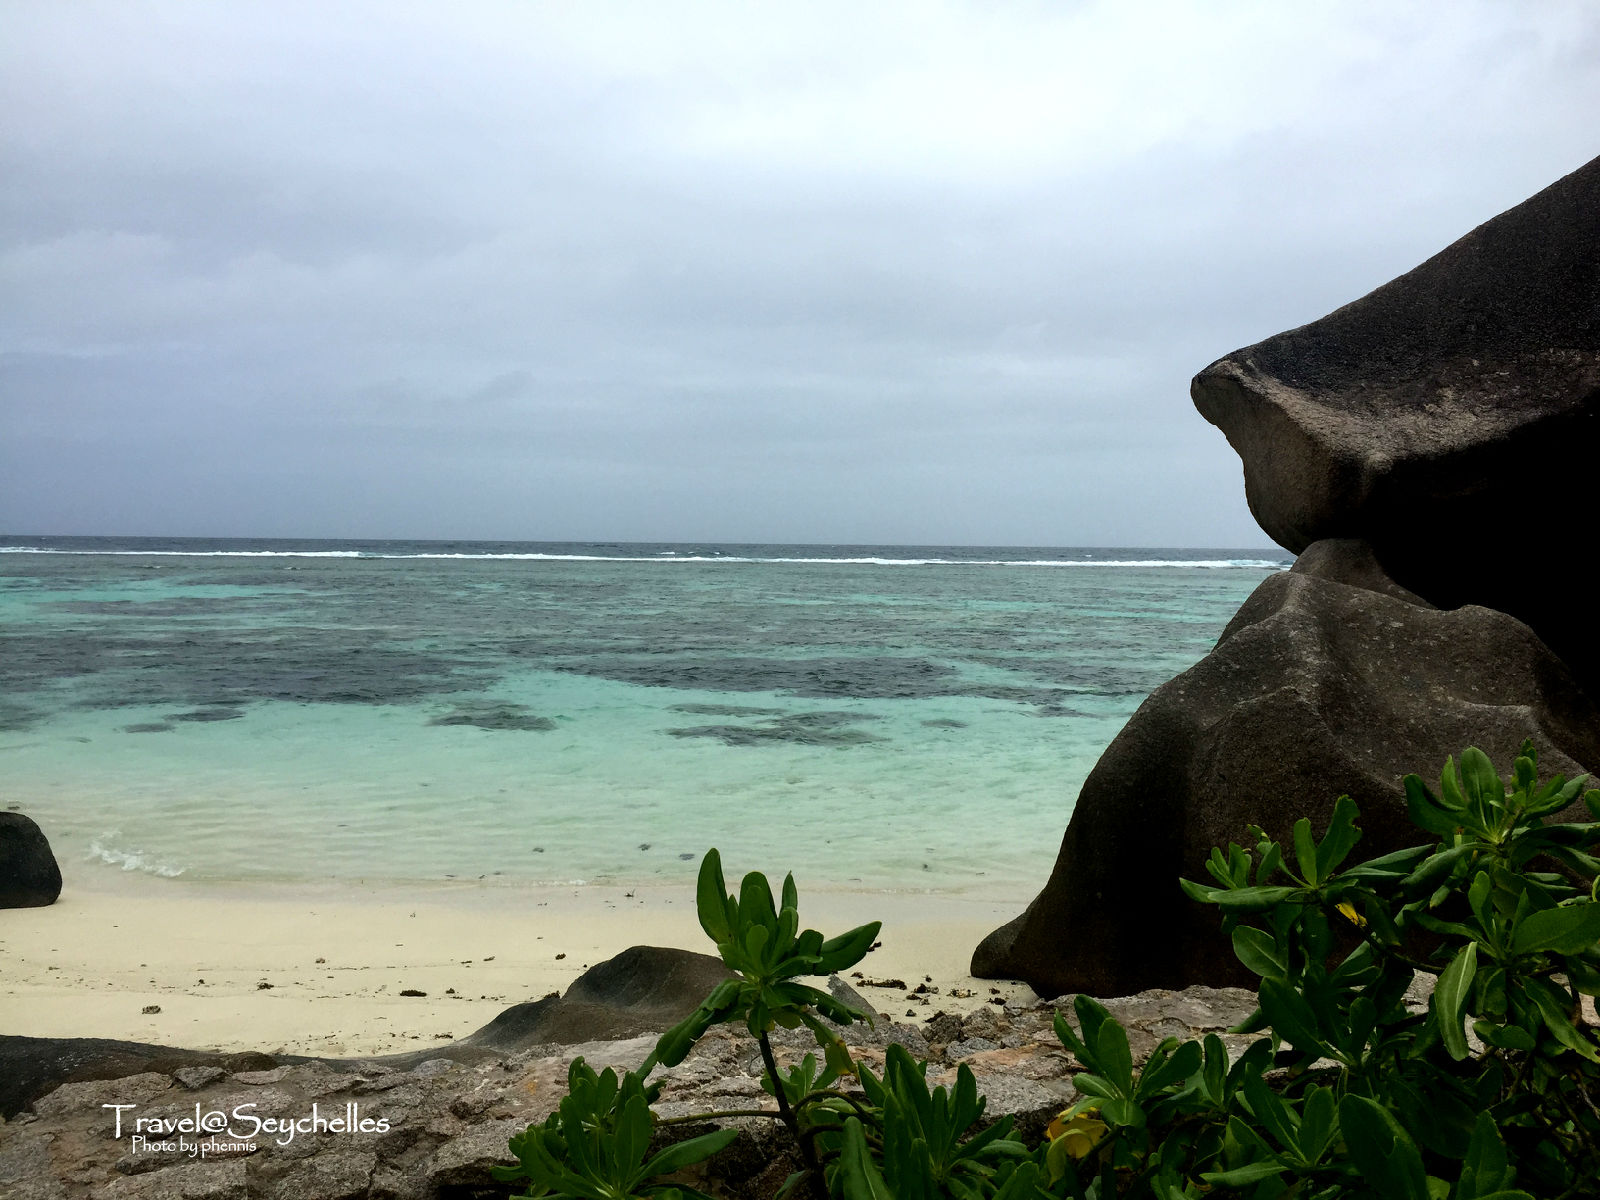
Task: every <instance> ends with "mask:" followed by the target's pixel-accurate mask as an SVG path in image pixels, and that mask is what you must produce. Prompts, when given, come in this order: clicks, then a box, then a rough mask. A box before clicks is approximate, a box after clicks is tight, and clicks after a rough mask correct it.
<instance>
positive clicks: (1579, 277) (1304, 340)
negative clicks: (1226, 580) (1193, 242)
mask: <svg viewBox="0 0 1600 1200" xmlns="http://www.w3.org/2000/svg"><path fill="white" fill-rule="evenodd" d="M1191 394H1192V396H1193V398H1194V403H1195V406H1196V407H1197V408H1198V409H1199V410H1200V412H1201V414H1202V415H1203V416H1204V417H1205V418H1206V420H1208V421H1210V422H1212V423H1213V424H1215V425H1217V426H1219V427H1220V428H1221V429H1222V431H1223V432H1224V433H1225V434H1226V435H1227V438H1228V441H1229V442H1230V443H1232V445H1233V447H1234V449H1235V450H1237V451H1238V452H1239V455H1240V457H1241V458H1243V460H1244V476H1245V492H1246V495H1247V497H1248V499H1249V502H1250V510H1251V512H1253V513H1254V514H1255V516H1256V519H1257V520H1258V521H1259V522H1260V523H1261V527H1262V528H1263V529H1265V530H1266V531H1267V533H1268V534H1270V535H1271V536H1272V538H1273V539H1274V540H1275V541H1277V542H1279V543H1280V544H1281V545H1283V546H1285V547H1287V548H1288V549H1290V550H1292V551H1295V552H1296V553H1298V552H1300V551H1302V550H1304V549H1305V548H1306V547H1307V546H1309V545H1310V544H1311V543H1313V542H1315V541H1318V540H1320V539H1324V538H1347V537H1355V538H1364V539H1366V540H1367V541H1369V542H1370V543H1371V544H1372V546H1373V548H1374V550H1375V552H1376V554H1377V557H1378V559H1379V561H1380V562H1381V563H1382V565H1383V568H1384V571H1385V572H1386V573H1387V574H1388V575H1389V576H1390V577H1391V578H1393V579H1394V580H1396V581H1398V582H1399V583H1400V584H1402V585H1403V586H1405V587H1406V588H1409V589H1410V590H1412V591H1414V592H1416V593H1418V594H1419V595H1422V596H1425V597H1427V598H1428V599H1429V600H1430V601H1432V602H1433V603H1435V604H1437V605H1440V606H1441V607H1456V606H1459V605H1462V604H1481V605H1485V606H1487V607H1490V608H1496V609H1499V610H1501V611H1502V612H1508V613H1511V614H1512V615H1514V616H1517V617H1519V618H1521V619H1522V620H1523V621H1524V622H1526V623H1527V624H1528V625H1530V626H1532V627H1533V629H1534V630H1535V631H1536V632H1537V633H1538V634H1539V636H1540V637H1541V638H1543V640H1544V641H1545V642H1546V643H1547V644H1548V645H1549V646H1550V648H1551V649H1552V650H1554V651H1555V652H1556V653H1557V654H1558V655H1560V656H1561V657H1562V658H1563V659H1564V660H1565V661H1566V662H1567V664H1568V666H1569V667H1571V668H1572V669H1573V671H1574V672H1575V673H1576V674H1577V675H1578V677H1579V678H1580V679H1582V680H1584V681H1585V685H1586V686H1587V687H1588V688H1589V689H1590V691H1591V692H1593V693H1600V637H1596V636H1595V633H1594V627H1593V621H1594V618H1593V611H1594V606H1595V598H1594V592H1593V585H1592V583H1591V584H1590V585H1589V586H1588V587H1587V588H1585V587H1584V586H1581V584H1580V583H1579V581H1578V578H1577V572H1578V571H1581V570H1582V569H1583V568H1584V567H1585V566H1589V567H1592V564H1593V563H1594V562H1595V561H1597V559H1600V511H1597V493H1596V490H1595V488H1594V486H1593V479H1594V477H1595V472H1596V470H1597V456H1600V159H1595V160H1594V161H1593V162H1590V163H1589V164H1587V165H1586V166H1584V167H1581V168H1580V169H1578V170H1577V171H1574V172H1573V173H1572V174H1571V175H1568V176H1567V177H1566V178H1564V179H1561V180H1559V181H1558V182H1556V183H1554V184H1552V185H1551V186H1550V187H1548V188H1546V189H1545V190H1544V191H1542V192H1540V193H1539V194H1538V195H1536V196H1534V197H1533V198H1532V199H1530V200H1528V201H1526V202H1524V203H1523V204H1520V205H1518V206H1517V207H1516V208H1513V209H1511V210H1509V211H1508V212H1505V213H1502V214H1501V215H1500V216H1498V217H1495V218H1494V219H1493V220H1492V221H1489V222H1488V223H1486V224H1484V225H1481V226H1479V227H1478V228H1477V229H1475V230H1473V231H1472V232H1471V233H1469V234H1467V236H1465V237H1464V238H1462V239H1461V240H1460V241H1458V242H1455V243H1454V244H1453V245H1451V246H1449V247H1448V248H1446V249H1445V250H1443V251H1441V252H1440V253H1439V254H1437V255H1435V256H1434V257H1433V258H1430V259H1429V260H1428V261H1427V262H1425V263H1423V264H1422V265H1421V266H1419V267H1417V268H1416V269H1415V270H1413V271H1411V272H1409V273H1407V274H1405V275H1402V276H1401V277H1400V278H1398V279H1396V280H1394V281H1392V282H1390V283H1387V284H1385V285H1384V286H1383V287H1381V288H1379V289H1378V290H1377V291H1375V292H1373V293H1371V294H1370V295H1368V296H1365V297H1363V298H1362V299H1360V300H1357V301H1355V302H1354V303H1352V304H1347V305H1345V307H1343V308H1341V309H1339V310H1337V311H1336V312H1333V313H1330V314H1329V315H1328V316H1326V317H1323V318H1322V319H1321V320H1319V321H1314V322H1312V323H1311V324H1309V325H1305V326H1302V327H1300V328H1299V329H1291V330H1289V331H1288V332H1286V333H1280V334H1278V335H1277V336H1275V337H1271V338H1268V339H1267V340H1266V341H1264V342H1259V343H1257V344H1256V345H1254V346H1249V347H1246V348H1245V349H1243V350H1236V351H1234V352H1233V353H1232V354H1229V355H1227V356H1226V357H1225V358H1222V359H1220V360H1219V361H1217V362H1215V363H1213V364H1211V366H1209V367H1207V368H1206V369H1205V370H1203V371H1201V372H1200V374H1199V375H1197V376H1195V379H1194V382H1193V385H1192V387H1191Z"/></svg>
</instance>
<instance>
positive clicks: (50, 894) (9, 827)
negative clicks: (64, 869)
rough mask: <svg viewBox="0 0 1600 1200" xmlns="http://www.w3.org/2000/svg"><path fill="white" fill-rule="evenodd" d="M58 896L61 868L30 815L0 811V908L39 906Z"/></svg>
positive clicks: (49, 902)
mask: <svg viewBox="0 0 1600 1200" xmlns="http://www.w3.org/2000/svg"><path fill="white" fill-rule="evenodd" d="M59 895H61V868H60V867H58V866H57V865H56V856H55V855H54V854H52V853H51V852H50V842H49V841H48V840H47V839H46V838H45V836H44V832H43V831H42V830H41V829H40V828H39V826H38V825H36V824H34V822H33V820H32V818H30V817H25V816H23V815H22V814H21V813H18V812H0V908H42V907H43V906H44V905H46V904H54V903H55V902H56V897H57V896H59Z"/></svg>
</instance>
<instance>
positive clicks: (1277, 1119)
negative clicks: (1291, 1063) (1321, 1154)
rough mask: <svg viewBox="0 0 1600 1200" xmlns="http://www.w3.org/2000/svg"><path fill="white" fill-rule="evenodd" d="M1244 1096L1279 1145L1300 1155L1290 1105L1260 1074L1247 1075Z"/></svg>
mask: <svg viewBox="0 0 1600 1200" xmlns="http://www.w3.org/2000/svg"><path fill="white" fill-rule="evenodd" d="M1244 1098H1245V1099H1246V1100H1247V1101H1249V1103H1250V1111H1251V1112H1252V1113H1253V1114H1254V1115H1255V1118H1256V1120H1257V1121H1259V1122H1260V1123H1261V1126H1262V1128H1264V1129H1266V1131H1267V1132H1268V1133H1270V1134H1272V1136H1273V1137H1274V1138H1276V1139H1277V1142H1278V1145H1280V1146H1282V1147H1283V1148H1284V1149H1285V1150H1287V1151H1289V1153H1290V1154H1293V1155H1296V1156H1298V1155H1299V1153H1300V1137H1299V1129H1298V1127H1297V1126H1296V1123H1295V1120H1294V1116H1293V1114H1292V1113H1291V1112H1290V1110H1289V1106H1288V1105H1286V1104H1285V1103H1284V1102H1283V1100H1282V1099H1280V1098H1279V1097H1278V1096H1277V1095H1276V1094H1275V1093H1274V1092H1273V1090H1272V1089H1271V1088H1269V1087H1268V1086H1267V1085H1266V1082H1265V1081H1264V1080H1263V1079H1262V1078H1261V1076H1260V1075H1247V1076H1246V1077H1245V1081H1244Z"/></svg>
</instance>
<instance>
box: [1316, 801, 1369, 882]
mask: <svg viewBox="0 0 1600 1200" xmlns="http://www.w3.org/2000/svg"><path fill="white" fill-rule="evenodd" d="M1359 815H1360V810H1359V809H1358V808H1357V807H1356V802H1355V801H1354V800H1352V799H1350V797H1349V796H1340V797H1339V798H1338V799H1337V800H1335V801H1334V802H1333V817H1332V819H1331V820H1330V821H1329V822H1328V831H1327V833H1325V834H1323V835H1322V841H1321V842H1320V843H1319V844H1318V846H1317V878H1318V880H1323V879H1327V878H1328V876H1330V875H1332V874H1333V873H1334V871H1336V870H1338V869H1339V864H1341V863H1342V862H1344V860H1345V859H1346V858H1347V857H1348V856H1349V854H1350V851H1351V850H1353V849H1355V845H1356V843H1357V842H1359V841H1360V840H1361V830H1359V829H1357V828H1356V817H1357V816H1359Z"/></svg>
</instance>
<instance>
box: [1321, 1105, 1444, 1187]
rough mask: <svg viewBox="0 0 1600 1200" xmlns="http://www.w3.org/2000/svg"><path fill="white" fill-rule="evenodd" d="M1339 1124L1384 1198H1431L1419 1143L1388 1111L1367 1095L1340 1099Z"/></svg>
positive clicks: (1364, 1171)
mask: <svg viewBox="0 0 1600 1200" xmlns="http://www.w3.org/2000/svg"><path fill="white" fill-rule="evenodd" d="M1339 1127H1340V1129H1341V1130H1342V1131H1343V1133H1344V1141H1345V1146H1346V1148H1347V1149H1348V1150H1349V1153H1350V1158H1351V1159H1352V1160H1353V1161H1354V1162H1355V1165H1356V1167H1357V1168H1358V1169H1359V1170H1360V1172H1361V1174H1362V1176H1363V1179H1364V1181H1365V1183H1366V1184H1367V1186H1368V1187H1370V1188H1371V1189H1372V1190H1373V1191H1374V1192H1375V1193H1377V1194H1378V1195H1379V1196H1383V1197H1385V1200H1428V1180H1427V1175H1426V1174H1425V1173H1424V1171H1423V1169H1422V1155H1421V1154H1420V1153H1419V1152H1418V1151H1417V1147H1416V1144H1415V1143H1414V1142H1412V1140H1411V1138H1410V1136H1409V1135H1408V1134H1407V1133H1406V1131H1405V1130H1404V1129H1403V1128H1402V1127H1401V1126H1400V1123H1399V1122H1398V1121H1396V1120H1395V1119H1394V1117H1393V1116H1391V1115H1390V1113H1389V1111H1388V1110H1387V1109H1385V1108H1384V1107H1383V1106H1381V1105H1379V1104H1375V1103H1374V1102H1373V1101H1371V1100H1368V1099H1367V1098H1366V1097H1365V1096H1357V1095H1355V1094H1354V1093H1351V1094H1348V1095H1346V1096H1345V1097H1344V1099H1342V1100H1341V1101H1340V1102H1339Z"/></svg>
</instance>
